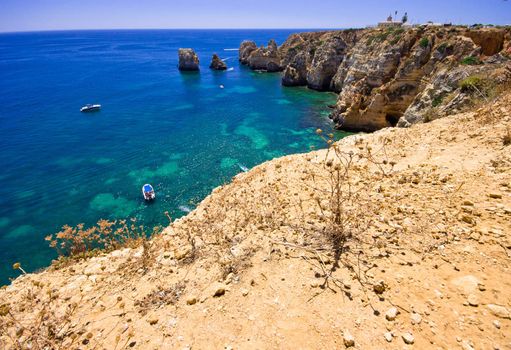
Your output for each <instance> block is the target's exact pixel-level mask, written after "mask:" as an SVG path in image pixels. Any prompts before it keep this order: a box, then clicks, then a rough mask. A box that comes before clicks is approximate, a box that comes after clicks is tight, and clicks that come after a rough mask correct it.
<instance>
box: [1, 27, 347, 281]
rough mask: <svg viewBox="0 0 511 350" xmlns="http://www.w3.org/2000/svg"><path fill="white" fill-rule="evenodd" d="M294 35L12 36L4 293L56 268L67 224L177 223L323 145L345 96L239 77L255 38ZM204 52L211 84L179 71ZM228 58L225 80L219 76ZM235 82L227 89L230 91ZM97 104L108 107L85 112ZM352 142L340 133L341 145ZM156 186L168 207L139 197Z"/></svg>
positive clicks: (247, 74) (5, 108)
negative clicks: (257, 174)
mask: <svg viewBox="0 0 511 350" xmlns="http://www.w3.org/2000/svg"><path fill="white" fill-rule="evenodd" d="M292 32H294V31H293V30H264V31H261V30H258V31H240V30H236V31H235V30H233V31H227V30H225V31H221V30H218V31H149V30H148V31H77V32H44V33H43V32H41V33H19V34H1V35H0V91H1V94H0V106H1V108H0V147H1V150H2V152H1V153H0V181H1V183H2V186H0V284H1V283H7V282H8V278H9V277H13V276H16V275H17V272H15V271H13V270H12V268H11V266H12V263H14V262H20V263H21V265H22V266H23V267H25V268H26V269H27V270H30V271H32V270H35V269H37V268H41V267H44V266H47V265H48V264H49V262H50V261H51V259H52V258H54V257H55V255H54V252H53V251H52V250H50V249H49V248H48V247H47V242H45V241H44V236H46V235H47V234H50V233H53V232H56V231H58V229H59V228H60V227H61V226H62V225H64V224H70V225H76V224H78V223H81V222H84V223H86V224H93V223H95V222H96V221H97V220H98V219H100V218H110V219H114V218H124V217H136V218H138V219H139V221H141V222H143V223H144V224H146V225H148V226H154V225H157V224H166V223H167V222H168V220H167V219H166V217H165V216H164V215H163V213H164V212H165V211H169V212H170V213H171V215H172V216H173V217H179V216H182V215H185V214H186V211H187V210H189V209H193V208H194V206H195V205H196V204H197V203H198V202H199V201H200V200H201V199H203V198H204V197H205V196H206V195H207V194H208V193H209V192H210V191H211V189H213V188H214V187H216V186H218V185H220V184H222V183H225V182H228V181H229V179H230V178H231V177H232V176H233V175H235V174H237V173H239V172H240V171H241V169H242V168H244V167H247V168H250V167H253V166H255V165H257V164H260V163H262V162H264V161H266V160H268V159H272V158H274V157H278V156H281V155H286V154H291V153H298V152H305V151H307V150H308V149H309V147H310V146H316V147H321V146H322V144H321V142H320V141H319V140H318V138H317V136H316V135H315V134H314V130H315V129H316V128H318V127H321V128H324V129H329V128H330V122H329V120H328V118H327V115H328V107H327V105H328V104H331V103H333V101H335V95H333V94H330V93H318V92H314V91H310V90H307V89H305V88H283V87H282V86H281V85H280V75H279V74H260V73H256V72H252V71H250V70H249V69H247V68H246V67H243V66H240V65H239V64H238V61H237V51H232V50H225V49H233V48H237V47H238V46H239V44H240V42H241V41H242V40H244V39H254V40H256V42H257V43H258V44H263V43H266V42H267V41H268V39H270V38H275V39H276V40H277V42H278V43H282V42H283V41H284V40H285V39H286V37H287V36H288V35H289V34H290V33H292ZM179 47H192V48H194V49H195V50H196V51H197V53H198V55H199V57H200V59H201V71H200V73H180V72H179V71H178V70H177V68H176V67H177V49H178V48H179ZM214 52H216V53H218V54H219V55H220V57H222V58H224V59H226V63H227V65H228V66H229V67H231V68H233V69H232V70H229V71H227V72H214V71H211V70H209V69H208V66H209V60H210V58H211V55H212V54H213V53H214ZM221 84H223V85H224V86H225V88H224V89H220V88H219V85H221ZM86 103H101V104H102V105H103V108H102V110H101V111H100V112H98V113H91V114H84V113H80V112H79V108H80V107H81V106H82V105H84V104H86ZM337 136H338V137H342V134H339V133H338V134H337ZM144 183H151V184H152V185H153V186H154V187H155V190H156V193H157V200H156V201H155V202H154V203H151V204H147V203H145V202H144V201H143V199H142V195H141V192H140V189H141V187H142V185H143V184H144Z"/></svg>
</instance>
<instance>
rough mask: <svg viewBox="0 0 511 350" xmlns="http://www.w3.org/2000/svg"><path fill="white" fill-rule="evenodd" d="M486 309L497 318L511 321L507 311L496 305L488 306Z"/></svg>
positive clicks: (510, 315)
mask: <svg viewBox="0 0 511 350" xmlns="http://www.w3.org/2000/svg"><path fill="white" fill-rule="evenodd" d="M486 307H487V308H488V309H489V310H490V312H491V313H492V314H493V315H494V316H497V317H500V318H506V319H511V314H510V313H509V310H508V309H506V308H505V307H504V306H501V305H496V304H488V305H486Z"/></svg>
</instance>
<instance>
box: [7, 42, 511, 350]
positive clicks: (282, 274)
mask: <svg viewBox="0 0 511 350" xmlns="http://www.w3.org/2000/svg"><path fill="white" fill-rule="evenodd" d="M355 34H357V33H355ZM357 35H358V34H357ZM336 40H340V39H339V38H338V39H336ZM342 40H345V39H342ZM410 40H411V39H410ZM460 40H466V39H460ZM412 46H414V45H412ZM325 50H327V49H325ZM328 50H330V49H328ZM424 50H426V51H430V49H428V48H424ZM325 52H326V51H325ZM339 52H341V51H339ZM412 52H415V53H414V54H413V56H414V57H415V62H419V61H421V59H420V57H423V56H422V53H423V52H424V51H423V50H421V49H419V48H415V49H413V50H412ZM409 58H410V59H411V57H409ZM316 62H317V63H319V59H318V60H316ZM343 62H344V60H343ZM379 69H380V68H379ZM382 71H385V70H384V69H383V68H382ZM396 74H397V73H396ZM394 76H395V75H394ZM332 81H335V80H332ZM371 81H372V80H371ZM510 106H511V94H509V93H505V94H504V95H503V96H501V97H500V98H498V99H497V100H496V101H492V102H488V103H486V105H484V106H483V107H481V108H474V109H473V110H472V111H470V112H466V113H460V114H454V115H450V116H448V117H445V118H442V119H439V120H434V121H431V122H430V123H427V124H417V125H412V126H411V127H410V128H408V129H404V128H401V129H400V128H389V129H385V130H381V131H378V132H375V133H373V134H365V135H353V136H350V137H347V138H345V139H342V140H341V141H339V142H337V143H333V142H332V140H331V138H330V136H329V135H323V133H322V132H321V131H320V130H318V137H322V138H323V139H324V140H325V142H326V143H327V144H328V145H330V146H329V147H328V148H327V149H324V150H320V151H316V152H312V153H308V154H299V155H292V156H287V157H283V158H279V159H275V160H272V161H269V162H266V163H264V164H261V165H259V166H257V167H255V168H254V169H252V170H250V171H249V172H247V173H242V174H240V175H238V176H236V177H235V178H234V179H233V180H232V182H231V183H230V184H227V185H225V186H221V187H219V188H217V189H215V190H214V191H213V192H212V193H211V195H209V196H208V197H207V198H206V199H205V200H204V201H203V202H202V203H201V204H200V205H199V206H198V207H197V209H196V210H194V211H193V212H192V213H190V214H189V215H187V216H186V217H184V218H182V219H180V220H177V221H175V222H173V223H172V224H171V225H170V226H169V227H168V228H166V229H165V231H164V232H163V233H161V234H158V235H156V236H155V237H153V238H152V239H150V240H143V241H142V242H139V243H138V244H132V245H130V246H127V247H125V248H123V249H120V250H115V251H113V252H110V253H108V254H105V253H98V252H95V253H94V252H91V254H89V257H87V258H79V257H76V258H74V259H62V260H60V261H59V262H57V263H55V264H54V265H53V266H52V267H50V268H48V269H46V270H45V271H42V272H40V273H34V274H23V275H21V276H20V277H19V278H17V279H16V280H15V281H13V282H12V284H11V285H9V286H7V287H5V288H2V289H1V290H0V348H2V349H29V348H32V349H75V348H80V349H130V348H132V349H183V348H185V349H191V348H197V349H204V348H214V349H219V348H220V349H221V348H224V349H254V348H255V349H263V348H279V349H296V348H310V349H325V348H328V349H332V348H336V349H337V348H343V347H354V348H358V349H395V348H403V347H405V346H406V347H410V348H413V347H414V348H417V349H429V348H441V349H455V348H460V347H461V348H464V349H488V348H505V347H506V346H508V345H509V343H510V341H511V338H510V336H511V334H510V332H509V331H508V330H509V328H510V327H511V314H510V312H511V272H510V270H509V266H510V262H511V236H510V232H511V148H510V147H511V107H510ZM16 267H18V266H16ZM406 344H408V345H406Z"/></svg>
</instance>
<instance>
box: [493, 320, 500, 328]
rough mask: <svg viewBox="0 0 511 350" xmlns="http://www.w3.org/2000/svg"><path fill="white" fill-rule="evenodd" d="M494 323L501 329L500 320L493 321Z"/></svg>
mask: <svg viewBox="0 0 511 350" xmlns="http://www.w3.org/2000/svg"><path fill="white" fill-rule="evenodd" d="M493 325H494V326H495V328H497V329H500V322H499V320H495V321H493Z"/></svg>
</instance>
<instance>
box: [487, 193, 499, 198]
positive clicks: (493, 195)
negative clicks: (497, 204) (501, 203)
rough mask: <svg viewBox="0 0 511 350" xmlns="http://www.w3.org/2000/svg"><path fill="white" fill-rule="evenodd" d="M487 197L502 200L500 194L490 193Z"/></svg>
mask: <svg viewBox="0 0 511 350" xmlns="http://www.w3.org/2000/svg"><path fill="white" fill-rule="evenodd" d="M489 196H490V198H493V199H501V198H502V195H501V194H500V193H490V194H489Z"/></svg>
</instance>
